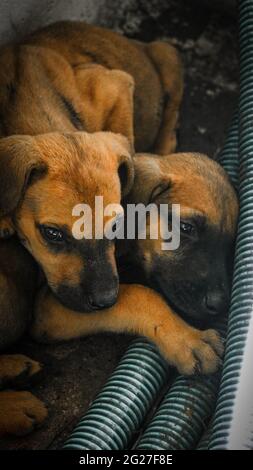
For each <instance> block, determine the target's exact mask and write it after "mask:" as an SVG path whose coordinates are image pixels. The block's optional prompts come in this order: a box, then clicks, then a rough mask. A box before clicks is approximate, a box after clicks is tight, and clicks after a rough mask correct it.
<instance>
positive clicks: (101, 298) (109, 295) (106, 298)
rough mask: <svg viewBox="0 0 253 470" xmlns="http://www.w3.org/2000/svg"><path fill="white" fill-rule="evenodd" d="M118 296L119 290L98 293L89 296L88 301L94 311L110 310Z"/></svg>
mask: <svg viewBox="0 0 253 470" xmlns="http://www.w3.org/2000/svg"><path fill="white" fill-rule="evenodd" d="M117 296H118V289H112V290H109V289H108V290H106V291H105V292H96V293H93V294H90V295H89V296H88V301H89V304H90V306H91V308H92V309H93V310H98V309H102V308H109V307H112V305H114V304H115V302H116V300H117Z"/></svg>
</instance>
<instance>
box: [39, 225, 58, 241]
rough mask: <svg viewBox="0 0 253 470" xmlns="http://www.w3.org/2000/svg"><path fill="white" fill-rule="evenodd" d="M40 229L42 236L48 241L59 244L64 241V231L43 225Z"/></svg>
mask: <svg viewBox="0 0 253 470" xmlns="http://www.w3.org/2000/svg"><path fill="white" fill-rule="evenodd" d="M39 228H40V233H41V235H42V236H43V238H44V239H45V240H46V241H48V242H57V243H61V242H63V241H64V233H63V232H62V230H59V229H57V228H55V227H46V226H45V225H41V226H40V227H39Z"/></svg>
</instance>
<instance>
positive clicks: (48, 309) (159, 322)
mask: <svg viewBox="0 0 253 470" xmlns="http://www.w3.org/2000/svg"><path fill="white" fill-rule="evenodd" d="M102 331H104V332H105V331H108V332H128V333H134V334H140V335H144V336H146V337H147V338H149V339H150V340H151V341H152V342H153V343H155V344H156V345H157V346H158V348H159V350H160V352H161V353H162V355H163V356H164V357H165V358H166V359H167V361H168V362H169V363H170V364H172V365H174V366H176V367H177V368H178V370H179V372H181V373H183V374H186V375H191V374H194V373H195V372H198V373H199V372H201V373H204V374H208V373H213V372H215V371H216V369H217V368H218V366H219V363H220V359H219V357H220V356H221V355H222V352H223V346H222V342H221V339H220V337H219V335H218V333H217V332H216V331H214V330H206V331H200V330H197V329H195V328H192V327H190V326H189V325H187V323H185V322H184V321H183V320H182V319H181V318H180V317H178V316H177V315H176V314H175V313H174V312H173V311H172V310H171V308H170V307H169V306H168V305H167V304H166V303H165V302H164V300H163V299H162V298H161V297H160V296H159V295H158V294H157V293H156V292H154V291H152V290H151V289H148V288H146V287H143V286H139V285H133V284H132V285H121V286H120V293H119V298H118V301H117V303H116V304H115V305H114V306H113V307H111V308H109V309H105V310H100V311H97V312H93V313H77V312H73V311H71V310H68V309H66V308H65V307H63V306H62V305H61V304H59V303H58V302H57V300H55V298H54V297H53V295H52V294H51V293H50V292H49V291H48V290H44V291H43V292H41V293H40V296H39V298H38V300H37V305H36V310H35V320H34V324H33V326H32V335H33V337H34V338H35V339H37V340H39V341H42V342H54V341H62V340H70V339H73V338H77V337H80V336H84V335H90V334H94V333H98V332H102Z"/></svg>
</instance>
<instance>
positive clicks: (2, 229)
mask: <svg viewBox="0 0 253 470" xmlns="http://www.w3.org/2000/svg"><path fill="white" fill-rule="evenodd" d="M14 233H15V229H14V227H13V223H12V220H11V218H10V217H4V218H0V238H2V239H7V238H10V237H12V235H14Z"/></svg>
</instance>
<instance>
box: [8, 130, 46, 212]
mask: <svg viewBox="0 0 253 470" xmlns="http://www.w3.org/2000/svg"><path fill="white" fill-rule="evenodd" d="M45 170H46V165H45V163H44V162H43V161H42V159H41V157H40V154H39V152H38V151H37V150H36V147H35V139H34V138H33V137H30V136H12V137H5V138H2V139H1V140H0V217H5V216H8V215H10V214H12V213H13V212H14V211H15V209H16V208H17V206H18V205H19V203H20V202H21V200H22V198H23V196H24V193H25V190H26V188H27V185H28V184H29V182H30V181H31V178H33V177H36V176H37V175H38V174H41V173H42V172H45Z"/></svg>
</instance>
